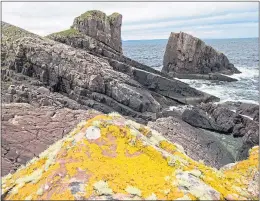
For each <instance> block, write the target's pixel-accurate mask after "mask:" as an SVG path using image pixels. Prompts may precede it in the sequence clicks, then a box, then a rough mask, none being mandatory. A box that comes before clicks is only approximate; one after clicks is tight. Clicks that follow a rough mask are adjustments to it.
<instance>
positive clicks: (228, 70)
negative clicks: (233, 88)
mask: <svg viewBox="0 0 260 201" xmlns="http://www.w3.org/2000/svg"><path fill="white" fill-rule="evenodd" d="M162 71H163V72H167V73H169V72H174V73H180V74H209V73H216V72H217V73H222V74H227V75H230V74H234V73H240V72H239V71H238V70H237V69H236V68H235V67H234V65H233V64H231V63H230V62H229V60H228V58H227V57H226V56H225V55H224V54H223V53H220V52H218V51H216V50H215V49H213V48H212V47H211V46H208V45H206V44H205V43H204V42H203V41H202V40H200V39H198V38H196V37H193V36H191V35H189V34H187V33H184V32H180V33H173V32H172V33H171V35H170V37H169V40H168V44H167V46H166V50H165V54H164V60H163V69H162Z"/></svg>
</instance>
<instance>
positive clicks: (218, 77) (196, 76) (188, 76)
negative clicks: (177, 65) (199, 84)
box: [168, 72, 237, 82]
mask: <svg viewBox="0 0 260 201" xmlns="http://www.w3.org/2000/svg"><path fill="white" fill-rule="evenodd" d="M168 75H170V76H171V77H173V78H175V77H176V78H179V79H194V80H218V81H224V82H235V81H237V79H235V78H232V77H229V76H226V75H222V74H220V73H209V74H188V73H187V74H181V73H175V72H170V73H168Z"/></svg>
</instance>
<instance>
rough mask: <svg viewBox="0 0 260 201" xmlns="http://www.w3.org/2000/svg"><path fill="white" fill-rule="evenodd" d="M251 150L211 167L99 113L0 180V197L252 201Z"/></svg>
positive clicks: (254, 164)
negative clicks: (245, 156)
mask: <svg viewBox="0 0 260 201" xmlns="http://www.w3.org/2000/svg"><path fill="white" fill-rule="evenodd" d="M258 150H259V147H258V146H257V147H254V148H252V149H251V150H250V156H249V158H248V159H247V160H245V161H242V162H238V163H236V164H234V165H233V166H229V167H228V168H226V169H224V170H217V169H215V168H212V167H210V166H207V165H205V164H204V163H202V162H201V161H195V160H193V159H191V158H190V157H189V156H187V155H186V153H185V151H184V150H183V148H182V147H181V146H180V145H178V144H176V143H171V142H170V141H169V140H167V139H166V138H165V137H163V136H162V135H161V134H160V133H159V132H157V131H155V130H153V129H151V128H149V127H147V126H143V125H140V124H138V123H136V122H134V121H131V120H127V119H125V118H123V117H121V116H120V115H118V114H116V113H111V114H109V115H98V116H96V117H94V118H93V119H90V120H88V121H83V122H81V123H80V124H78V126H77V127H76V128H75V129H74V130H72V131H71V132H70V133H69V134H68V135H66V136H64V137H63V139H61V140H59V141H57V142H56V143H54V144H53V145H52V146H50V147H49V148H48V149H47V150H45V151H44V152H42V153H40V154H39V157H37V158H36V157H35V158H33V159H32V160H30V161H29V162H28V163H27V164H26V166H22V167H20V168H19V169H18V170H17V171H16V172H15V173H13V174H9V175H7V176H5V177H3V178H2V199H4V200H18V199H21V200H43V199H46V200H58V199H66V200H144V199H147V200H168V199H169V200H191V199H194V198H196V199H198V200H224V199H226V200H232V199H233V200H255V199H257V198H258V196H259V190H258V182H257V176H258ZM108 167H109V168H108Z"/></svg>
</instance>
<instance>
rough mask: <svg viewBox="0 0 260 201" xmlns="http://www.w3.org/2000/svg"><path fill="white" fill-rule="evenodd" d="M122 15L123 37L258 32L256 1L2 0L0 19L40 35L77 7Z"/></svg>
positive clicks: (65, 22) (60, 26) (64, 22)
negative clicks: (48, 0)
mask: <svg viewBox="0 0 260 201" xmlns="http://www.w3.org/2000/svg"><path fill="white" fill-rule="evenodd" d="M92 9H98V10H101V11H103V12H105V13H106V14H108V15H109V14H112V13H113V12H119V13H121V14H122V15H123V25H122V39H123V40H142V39H166V38H168V37H169V35H170V32H179V31H184V32H188V33H190V34H193V35H194V36H196V37H200V38H203V39H206V38H248V37H258V2H160V3H159V2H113V3H112V2H107V3H104V2H102V3H101V2H95V3H94V2H19V3H18V2H2V20H3V21H5V22H9V23H11V24H13V25H16V26H19V27H22V28H24V29H26V30H29V31H31V32H34V33H37V34H39V35H47V34H50V33H53V32H57V31H62V30H64V29H68V28H69V27H70V26H71V25H72V23H73V19H74V18H75V17H77V16H79V15H80V14H81V13H83V12H85V11H88V10H92Z"/></svg>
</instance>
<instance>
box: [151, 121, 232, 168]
mask: <svg viewBox="0 0 260 201" xmlns="http://www.w3.org/2000/svg"><path fill="white" fill-rule="evenodd" d="M148 126H149V127H150V128H152V129H154V130H157V131H158V132H160V133H161V134H162V135H163V136H164V137H165V138H167V139H168V140H169V141H171V142H174V143H178V144H180V145H181V146H182V147H183V148H184V150H185V151H186V153H187V154H188V156H190V157H191V158H192V159H194V160H197V161H199V160H203V161H204V163H205V164H206V165H209V166H211V167H216V168H220V167H221V166H223V165H226V164H228V163H233V162H234V161H235V159H234V157H233V156H232V154H231V153H230V152H229V151H228V150H227V149H226V147H224V146H223V145H222V144H221V143H220V140H219V139H217V138H216V137H214V136H213V135H211V134H208V133H206V132H204V131H203V130H200V129H197V128H194V127H192V126H191V125H189V124H187V123H186V122H184V121H182V120H181V119H180V118H178V117H172V116H170V117H167V118H159V119H157V120H156V121H154V122H149V123H148Z"/></svg>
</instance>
